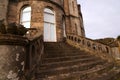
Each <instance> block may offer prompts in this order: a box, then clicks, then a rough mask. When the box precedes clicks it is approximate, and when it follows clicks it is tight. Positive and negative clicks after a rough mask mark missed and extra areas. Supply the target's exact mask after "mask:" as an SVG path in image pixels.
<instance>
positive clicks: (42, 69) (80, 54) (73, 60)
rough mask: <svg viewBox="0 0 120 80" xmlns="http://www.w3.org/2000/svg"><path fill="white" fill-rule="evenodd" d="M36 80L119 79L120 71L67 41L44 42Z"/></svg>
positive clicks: (111, 64)
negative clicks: (43, 51)
mask: <svg viewBox="0 0 120 80" xmlns="http://www.w3.org/2000/svg"><path fill="white" fill-rule="evenodd" d="M44 46H45V54H44V55H43V57H42V62H41V65H40V66H39V70H38V71H37V72H36V80H117V79H118V77H119V75H120V73H119V72H120V71H119V69H117V68H116V67H114V64H113V63H109V62H107V61H105V60H102V59H101V58H99V57H96V56H94V55H91V54H89V53H87V52H85V51H81V50H79V49H76V48H74V47H72V46H70V45H68V44H67V43H44Z"/></svg>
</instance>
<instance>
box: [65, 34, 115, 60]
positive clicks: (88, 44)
mask: <svg viewBox="0 0 120 80" xmlns="http://www.w3.org/2000/svg"><path fill="white" fill-rule="evenodd" d="M67 43H68V44H70V45H72V46H75V47H77V48H80V49H81V50H85V51H88V52H90V53H91V54H94V55H96V56H99V57H101V58H103V59H105V60H108V61H113V60H114V59H113V56H112V51H111V48H110V47H109V46H107V45H104V44H101V43H98V42H96V41H94V40H91V39H88V38H85V37H81V36H77V35H72V34H68V35H67Z"/></svg>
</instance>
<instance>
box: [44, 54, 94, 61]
mask: <svg viewBox="0 0 120 80" xmlns="http://www.w3.org/2000/svg"><path fill="white" fill-rule="evenodd" d="M75 57H79V59H82V58H89V57H93V58H94V56H92V55H74V56H72V55H65V56H44V57H43V59H42V60H44V59H59V58H75Z"/></svg>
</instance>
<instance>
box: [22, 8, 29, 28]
mask: <svg viewBox="0 0 120 80" xmlns="http://www.w3.org/2000/svg"><path fill="white" fill-rule="evenodd" d="M30 21H31V7H30V6H28V7H25V8H23V9H22V10H21V19H20V24H22V25H24V27H26V28H30Z"/></svg>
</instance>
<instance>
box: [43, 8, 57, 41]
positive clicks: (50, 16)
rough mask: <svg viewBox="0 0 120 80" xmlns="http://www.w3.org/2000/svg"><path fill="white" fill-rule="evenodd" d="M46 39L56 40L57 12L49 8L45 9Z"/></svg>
mask: <svg viewBox="0 0 120 80" xmlns="http://www.w3.org/2000/svg"><path fill="white" fill-rule="evenodd" d="M44 41H46V42H50V41H52V42H56V27H55V13H54V11H52V10H51V9H49V8H45V9H44Z"/></svg>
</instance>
